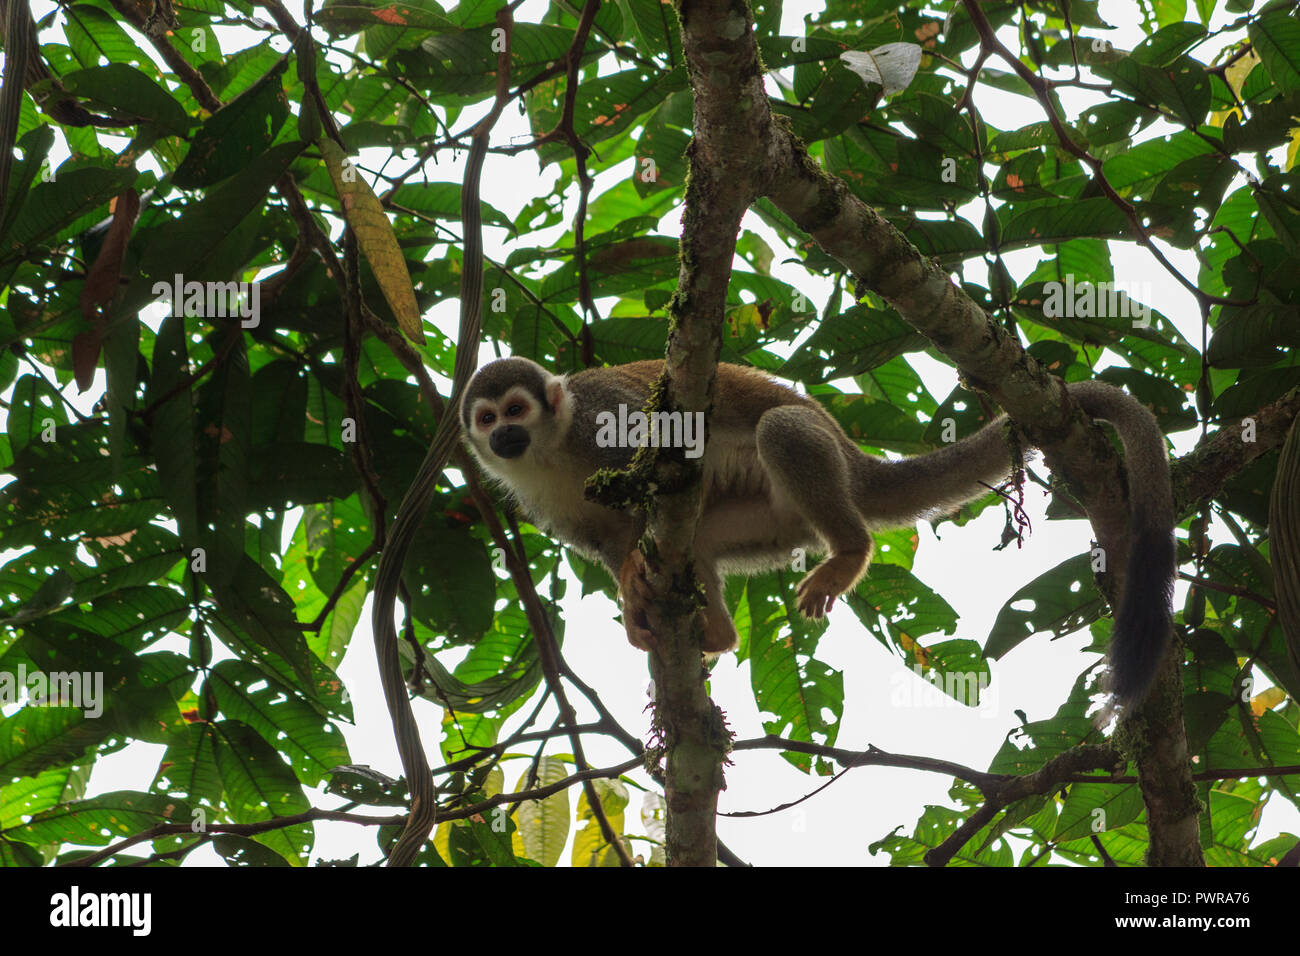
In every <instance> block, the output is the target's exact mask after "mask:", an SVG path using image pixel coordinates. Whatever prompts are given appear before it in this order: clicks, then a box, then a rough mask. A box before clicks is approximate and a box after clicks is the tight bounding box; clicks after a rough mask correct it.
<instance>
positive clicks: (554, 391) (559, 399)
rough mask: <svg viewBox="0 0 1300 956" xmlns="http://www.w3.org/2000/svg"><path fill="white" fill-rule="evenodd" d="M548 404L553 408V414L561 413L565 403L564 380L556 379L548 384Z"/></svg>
mask: <svg viewBox="0 0 1300 956" xmlns="http://www.w3.org/2000/svg"><path fill="white" fill-rule="evenodd" d="M546 402H547V404H548V405H550V406H551V414H556V413H558V412H559V411H560V406H561V405H562V404H563V403H564V379H562V378H559V377H556V378H552V379H551V380H549V381H548V382H547V383H546Z"/></svg>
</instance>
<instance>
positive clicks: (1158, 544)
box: [1067, 382, 1178, 712]
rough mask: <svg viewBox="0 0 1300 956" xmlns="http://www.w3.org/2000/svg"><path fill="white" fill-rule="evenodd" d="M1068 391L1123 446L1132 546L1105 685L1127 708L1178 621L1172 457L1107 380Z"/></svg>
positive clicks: (1138, 409)
mask: <svg viewBox="0 0 1300 956" xmlns="http://www.w3.org/2000/svg"><path fill="white" fill-rule="evenodd" d="M1067 388H1069V390H1070V395H1071V396H1072V397H1073V398H1074V400H1075V401H1077V402H1078V403H1079V405H1080V407H1082V408H1083V410H1084V411H1085V412H1087V413H1088V414H1089V415H1092V416H1093V417H1095V418H1104V419H1105V420H1106V421H1108V422H1110V423H1111V424H1112V425H1114V426H1115V431H1116V432H1118V433H1119V437H1120V440H1121V441H1122V442H1123V443H1124V466H1125V471H1126V473H1127V476H1128V499H1129V551H1128V564H1127V569H1126V570H1125V573H1124V593H1123V594H1122V595H1121V596H1120V602H1119V610H1118V611H1117V612H1116V614H1115V628H1114V636H1113V637H1112V638H1111V644H1110V652H1109V654H1108V659H1109V663H1110V675H1109V678H1108V681H1107V689H1108V690H1109V691H1110V693H1111V695H1112V697H1113V698H1114V701H1115V703H1116V704H1118V705H1119V706H1120V707H1121V708H1122V709H1123V710H1124V711H1126V712H1127V711H1130V710H1131V709H1132V708H1134V707H1136V706H1137V705H1138V704H1140V703H1141V702H1142V699H1143V698H1144V697H1145V696H1146V693H1147V690H1148V689H1149V688H1150V687H1151V683H1152V681H1154V680H1155V676H1156V672H1157V670H1158V669H1159V667H1160V661H1161V660H1162V659H1163V657H1164V655H1165V650H1166V648H1168V646H1169V635H1170V633H1171V630H1172V626H1173V621H1172V609H1171V602H1172V601H1173V594H1174V579H1175V577H1176V576H1177V573H1178V560H1177V551H1176V549H1175V546H1174V533H1173V532H1174V499H1173V491H1172V489H1171V487H1170V484H1169V456H1168V452H1167V451H1166V449H1165V436H1164V433H1163V432H1161V431H1160V426H1159V425H1158V424H1157V423H1156V419H1155V416H1154V415H1152V414H1151V412H1150V411H1148V410H1147V409H1146V407H1145V406H1143V405H1141V404H1139V403H1138V402H1137V401H1135V400H1134V399H1132V398H1130V397H1129V396H1128V395H1126V394H1124V393H1123V392H1122V391H1120V390H1119V389H1117V388H1113V387H1112V386H1110V385H1106V384H1104V383H1102V382H1075V383H1073V384H1071V385H1068V386H1067Z"/></svg>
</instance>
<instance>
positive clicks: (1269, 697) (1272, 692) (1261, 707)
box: [1250, 687, 1286, 717]
mask: <svg viewBox="0 0 1300 956" xmlns="http://www.w3.org/2000/svg"><path fill="white" fill-rule="evenodd" d="M1284 700H1286V691H1284V690H1283V689H1282V688H1281V687H1270V688H1269V689H1268V690H1265V691H1261V692H1260V693H1258V694H1256V695H1255V696H1254V697H1252V698H1251V699H1250V710H1251V713H1253V714H1254V715H1255V716H1256V717H1258V716H1259V715H1260V714H1262V713H1264V711H1266V710H1272V709H1273V708H1274V707H1276V706H1277V705H1278V704H1280V703H1282V701H1284Z"/></svg>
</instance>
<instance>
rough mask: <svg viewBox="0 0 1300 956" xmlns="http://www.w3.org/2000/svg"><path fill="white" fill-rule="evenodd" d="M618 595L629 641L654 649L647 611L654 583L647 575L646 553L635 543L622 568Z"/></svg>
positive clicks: (642, 648)
mask: <svg viewBox="0 0 1300 956" xmlns="http://www.w3.org/2000/svg"><path fill="white" fill-rule="evenodd" d="M618 597H619V603H620V605H621V606H622V608H623V629H624V630H625V631H627V639H628V642H629V643H630V644H631V645H632V646H633V647H639V648H640V649H641V650H643V651H648V650H650V647H651V645H653V644H654V635H653V634H651V633H650V624H649V622H648V621H647V619H646V613H645V612H646V606H647V605H648V604H649V603H650V598H651V594H650V584H649V582H647V581H646V579H645V555H643V554H642V553H641V549H640V548H636V547H633V548H632V550H631V551H629V552H628V554H627V557H626V558H624V559H623V565H622V567H620V568H619V570H618Z"/></svg>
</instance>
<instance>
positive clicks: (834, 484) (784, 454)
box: [756, 405, 873, 618]
mask: <svg viewBox="0 0 1300 956" xmlns="http://www.w3.org/2000/svg"><path fill="white" fill-rule="evenodd" d="M756 438H757V443H758V458H759V461H760V462H761V463H762V465H763V468H764V470H765V471H766V472H767V477H768V480H769V481H770V482H771V485H772V494H773V498H774V500H776V501H779V502H783V503H786V504H788V505H789V506H791V507H793V508H794V510H795V511H797V512H798V513H799V515H800V516H801V517H802V518H803V519H804V520H805V521H807V522H808V524H809V525H811V526H812V529H813V530H814V531H815V532H816V533H817V536H818V537H820V538H821V539H822V541H823V542H824V543H825V544H826V548H827V550H828V551H829V552H830V553H829V555H828V556H827V558H826V560H825V561H823V562H822V563H821V564H819V565H818V566H817V567H816V568H814V569H813V570H812V572H811V573H809V574H808V576H807V577H805V578H804V579H803V580H802V581H801V582H799V587H798V590H797V591H796V592H795V594H796V598H797V600H798V605H799V611H800V613H802V614H803V615H804V616H805V617H811V618H821V617H824V616H825V615H826V613H827V612H828V611H829V610H830V609H831V605H833V604H834V603H835V599H836V598H837V597H839V596H840V595H841V594H843V593H844V592H845V591H848V590H850V589H851V588H852V587H853V586H854V585H855V584H857V583H858V581H859V580H860V579H861V577H862V575H864V574H866V571H867V565H868V564H869V563H870V561H871V551H872V546H873V545H872V540H871V535H870V534H869V533H868V531H867V525H866V522H865V521H864V520H863V517H862V514H861V512H859V510H858V507H857V504H856V502H855V501H854V496H853V492H852V487H851V483H850V480H849V462H848V460H847V459H846V458H845V455H844V449H843V447H842V446H841V445H840V442H839V441H838V440H837V438H836V436H835V435H833V434H831V433H830V431H828V430H827V428H826V426H825V424H824V423H823V421H822V419H821V416H819V415H818V414H816V412H814V411H813V410H812V409H807V408H800V407H799V406H795V405H785V406H782V407H780V408H773V409H770V410H768V411H767V412H765V413H764V414H763V417H762V418H760V419H759V420H758V428H757V431H756Z"/></svg>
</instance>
